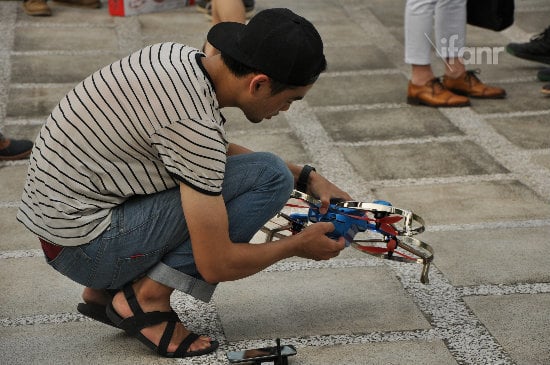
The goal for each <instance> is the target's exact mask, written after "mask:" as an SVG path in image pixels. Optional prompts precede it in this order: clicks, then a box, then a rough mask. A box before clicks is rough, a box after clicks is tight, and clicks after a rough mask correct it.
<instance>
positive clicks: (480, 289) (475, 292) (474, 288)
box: [456, 282, 550, 297]
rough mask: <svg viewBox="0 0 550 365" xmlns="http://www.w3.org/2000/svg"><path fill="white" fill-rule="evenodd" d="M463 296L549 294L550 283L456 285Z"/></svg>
mask: <svg viewBox="0 0 550 365" xmlns="http://www.w3.org/2000/svg"><path fill="white" fill-rule="evenodd" d="M456 290H457V291H458V292H459V294H460V295H461V296H462V297H470V296H492V295H511V294H549V293H550V283H543V282H540V283H516V284H492V285H488V284H482V285H470V286H463V287H456Z"/></svg>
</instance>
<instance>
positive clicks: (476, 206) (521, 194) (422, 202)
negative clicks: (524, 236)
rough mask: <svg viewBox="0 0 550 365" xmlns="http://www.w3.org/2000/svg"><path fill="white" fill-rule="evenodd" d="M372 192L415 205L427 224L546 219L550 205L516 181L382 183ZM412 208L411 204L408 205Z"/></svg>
mask: <svg viewBox="0 0 550 365" xmlns="http://www.w3.org/2000/svg"><path fill="white" fill-rule="evenodd" d="M375 196H376V197H377V198H379V199H385V200H388V201H390V202H392V203H393V204H394V205H395V206H398V207H403V208H406V207H414V211H415V212H417V213H418V214H419V215H420V216H422V218H424V220H425V221H426V222H428V223H427V225H428V226H440V225H452V226H455V227H457V228H459V227H460V225H473V226H476V225H477V224H478V223H480V222H483V223H486V224H490V223H495V222H509V221H525V220H531V219H541V220H546V219H548V218H549V217H550V205H548V202H547V201H546V200H543V199H541V198H540V197H539V196H537V195H536V194H535V193H534V192H533V191H532V190H530V189H528V188H527V187H526V186H525V185H523V184H521V183H519V182H517V181H506V180H504V181H481V182H475V183H469V182H462V183H448V184H445V183H442V184H439V185H419V186H406V187H381V188H377V189H375ZM410 209H412V208H410Z"/></svg>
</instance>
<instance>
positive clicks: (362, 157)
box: [340, 141, 508, 180]
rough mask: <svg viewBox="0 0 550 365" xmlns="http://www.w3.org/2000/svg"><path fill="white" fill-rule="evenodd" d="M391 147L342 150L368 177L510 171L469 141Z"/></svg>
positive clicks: (347, 148)
mask: <svg viewBox="0 0 550 365" xmlns="http://www.w3.org/2000/svg"><path fill="white" fill-rule="evenodd" d="M392 147H393V148H380V146H360V147H355V146H350V147H347V146H343V147H340V150H341V151H342V153H343V154H344V155H345V156H346V158H347V159H348V160H349V162H350V163H351V164H352V165H353V166H354V167H355V168H356V169H357V171H359V174H360V175H361V176H363V177H364V178H365V179H366V180H390V179H407V178H410V179H415V178H421V177H428V178H429V177H448V176H465V175H483V174H502V173H507V172H508V170H506V169H505V168H504V167H502V166H501V165H500V164H498V163H497V162H496V161H495V160H494V159H493V158H492V157H491V156H490V155H489V154H487V153H485V152H484V151H483V149H482V148H481V147H480V146H478V145H477V144H475V143H472V142H470V141H458V142H455V141H450V142H426V143H422V144H417V143H403V144H400V145H397V146H392ZM366 156H368V158H366ZM405 157H406V159H405ZM404 161H407V162H406V163H403V162H404Z"/></svg>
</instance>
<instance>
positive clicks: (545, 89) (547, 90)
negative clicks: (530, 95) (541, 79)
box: [540, 84, 550, 96]
mask: <svg viewBox="0 0 550 365" xmlns="http://www.w3.org/2000/svg"><path fill="white" fill-rule="evenodd" d="M540 92H541V93H543V94H544V95H549V96H550V84H548V85H544V86H543V87H542V89H540Z"/></svg>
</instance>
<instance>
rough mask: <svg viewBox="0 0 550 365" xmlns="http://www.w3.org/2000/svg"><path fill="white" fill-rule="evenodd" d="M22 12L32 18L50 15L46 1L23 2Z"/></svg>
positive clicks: (29, 0)
mask: <svg viewBox="0 0 550 365" xmlns="http://www.w3.org/2000/svg"><path fill="white" fill-rule="evenodd" d="M23 10H24V11H25V13H26V14H27V15H32V16H50V15H52V11H51V10H50V7H49V6H48V4H47V3H46V0H25V1H23Z"/></svg>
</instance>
